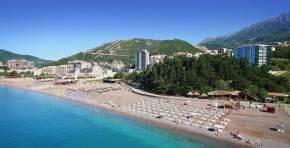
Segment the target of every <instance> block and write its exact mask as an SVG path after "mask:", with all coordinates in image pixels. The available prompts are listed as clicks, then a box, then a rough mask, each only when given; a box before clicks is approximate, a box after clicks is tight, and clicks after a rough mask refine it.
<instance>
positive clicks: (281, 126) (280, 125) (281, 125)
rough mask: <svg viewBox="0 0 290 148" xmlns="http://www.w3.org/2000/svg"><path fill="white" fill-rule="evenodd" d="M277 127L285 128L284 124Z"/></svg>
mask: <svg viewBox="0 0 290 148" xmlns="http://www.w3.org/2000/svg"><path fill="white" fill-rule="evenodd" d="M277 127H279V128H285V125H283V124H278V125H277Z"/></svg>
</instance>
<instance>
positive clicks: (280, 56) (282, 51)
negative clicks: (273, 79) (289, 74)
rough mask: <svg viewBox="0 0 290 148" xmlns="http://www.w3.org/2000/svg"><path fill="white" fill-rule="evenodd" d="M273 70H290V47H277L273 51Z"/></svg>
mask: <svg viewBox="0 0 290 148" xmlns="http://www.w3.org/2000/svg"><path fill="white" fill-rule="evenodd" d="M271 70H275V71H279V70H288V71H289V70H290V47H276V50H275V51H273V52H272V53H271Z"/></svg>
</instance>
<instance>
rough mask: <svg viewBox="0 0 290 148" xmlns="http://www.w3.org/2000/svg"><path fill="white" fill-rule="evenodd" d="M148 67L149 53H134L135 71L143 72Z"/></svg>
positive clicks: (145, 51)
mask: <svg viewBox="0 0 290 148" xmlns="http://www.w3.org/2000/svg"><path fill="white" fill-rule="evenodd" d="M148 65H149V52H148V51H147V50H142V51H140V52H137V53H135V70H139V71H144V70H146V69H147V66H148Z"/></svg>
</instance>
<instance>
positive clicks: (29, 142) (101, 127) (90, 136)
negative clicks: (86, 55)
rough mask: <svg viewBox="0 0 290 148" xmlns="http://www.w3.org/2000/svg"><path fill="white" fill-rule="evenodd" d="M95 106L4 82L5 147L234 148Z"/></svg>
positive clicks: (0, 119) (1, 141)
mask: <svg viewBox="0 0 290 148" xmlns="http://www.w3.org/2000/svg"><path fill="white" fill-rule="evenodd" d="M91 110H92V111H90V110H89V109H88V106H87V105H83V104H80V103H74V102H72V101H69V100H65V99H61V98H57V97H53V96H49V95H45V94H40V93H35V92H31V91H26V90H20V89H15V88H10V87H5V86H2V85H0V147H1V148H6V147H7V148H8V147H13V148H17V147H21V148H23V147H28V148H32V147H33V148H40V147H51V148H56V147H57V148H74V147H77V148H90V147H97V148H130V147H136V148H148V147H164V148H170V147H178V148H182V147H232V146H226V145H225V144H223V143H219V142H215V141H212V140H208V139H206V138H204V137H201V136H195V135H190V134H187V133H182V132H179V131H176V130H173V129H168V128H162V127H160V126H157V125H155V124H153V123H149V122H147V121H140V120H137V119H134V118H131V117H127V116H123V115H118V114H115V113H112V112H110V111H106V110H103V109H99V108H91ZM100 112H103V113H104V114H103V115H99V113H100ZM95 114H97V115H95ZM115 121H117V122H115Z"/></svg>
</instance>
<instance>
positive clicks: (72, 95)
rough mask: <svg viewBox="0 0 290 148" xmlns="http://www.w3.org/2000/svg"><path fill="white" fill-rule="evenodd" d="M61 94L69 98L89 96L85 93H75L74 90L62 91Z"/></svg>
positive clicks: (86, 97)
mask: <svg viewBox="0 0 290 148" xmlns="http://www.w3.org/2000/svg"><path fill="white" fill-rule="evenodd" d="M62 95H63V96H66V97H69V98H72V99H80V100H83V99H88V98H89V96H87V95H83V94H79V93H76V92H69V93H64V94H62Z"/></svg>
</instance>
